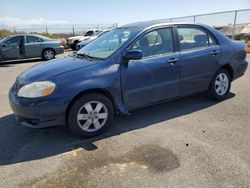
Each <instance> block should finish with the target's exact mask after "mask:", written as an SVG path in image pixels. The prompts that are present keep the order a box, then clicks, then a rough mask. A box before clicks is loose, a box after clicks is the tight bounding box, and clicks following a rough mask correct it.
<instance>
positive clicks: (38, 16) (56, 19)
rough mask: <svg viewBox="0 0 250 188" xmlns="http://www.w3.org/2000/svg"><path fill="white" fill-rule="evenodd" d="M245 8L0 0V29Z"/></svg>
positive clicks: (245, 2)
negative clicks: (14, 26)
mask: <svg viewBox="0 0 250 188" xmlns="http://www.w3.org/2000/svg"><path fill="white" fill-rule="evenodd" d="M248 8H250V0H172V1H168V0H71V1H70V0H1V1H0V25H1V24H3V25H4V24H6V25H17V24H20V25H29V24H101V23H103V24H109V23H118V24H119V25H122V24H126V23H131V22H137V21H145V20H155V19H166V18H171V17H181V16H188V15H196V14H204V13H211V12H219V11H228V10H236V9H248ZM249 22H250V18H249Z"/></svg>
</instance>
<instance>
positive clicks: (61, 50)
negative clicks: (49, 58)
mask: <svg viewBox="0 0 250 188" xmlns="http://www.w3.org/2000/svg"><path fill="white" fill-rule="evenodd" d="M54 49H55V51H56V55H58V54H63V53H64V47H63V46H60V47H58V48H54Z"/></svg>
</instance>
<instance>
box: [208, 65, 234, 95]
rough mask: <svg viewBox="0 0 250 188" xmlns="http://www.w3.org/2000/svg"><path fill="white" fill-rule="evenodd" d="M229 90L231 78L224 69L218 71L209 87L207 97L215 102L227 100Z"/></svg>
mask: <svg viewBox="0 0 250 188" xmlns="http://www.w3.org/2000/svg"><path fill="white" fill-rule="evenodd" d="M230 88H231V76H230V74H229V72H228V71H227V70H226V69H220V70H219V71H218V72H217V73H216V74H215V76H214V78H213V80H212V81H211V83H210V86H209V95H210V96H211V97H212V98H213V99H215V100H224V99H226V98H227V96H228V93H229V91H230Z"/></svg>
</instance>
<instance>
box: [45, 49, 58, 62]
mask: <svg viewBox="0 0 250 188" xmlns="http://www.w3.org/2000/svg"><path fill="white" fill-rule="evenodd" d="M55 55H56V53H55V51H54V50H53V49H45V50H43V52H42V59H43V60H44V61H48V60H51V59H54V58H55Z"/></svg>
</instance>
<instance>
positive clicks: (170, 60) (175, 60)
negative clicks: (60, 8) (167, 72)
mask: <svg viewBox="0 0 250 188" xmlns="http://www.w3.org/2000/svg"><path fill="white" fill-rule="evenodd" d="M178 61H179V59H178V58H170V59H169V60H168V63H169V64H170V65H175V64H176V63H177V62H178Z"/></svg>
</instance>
